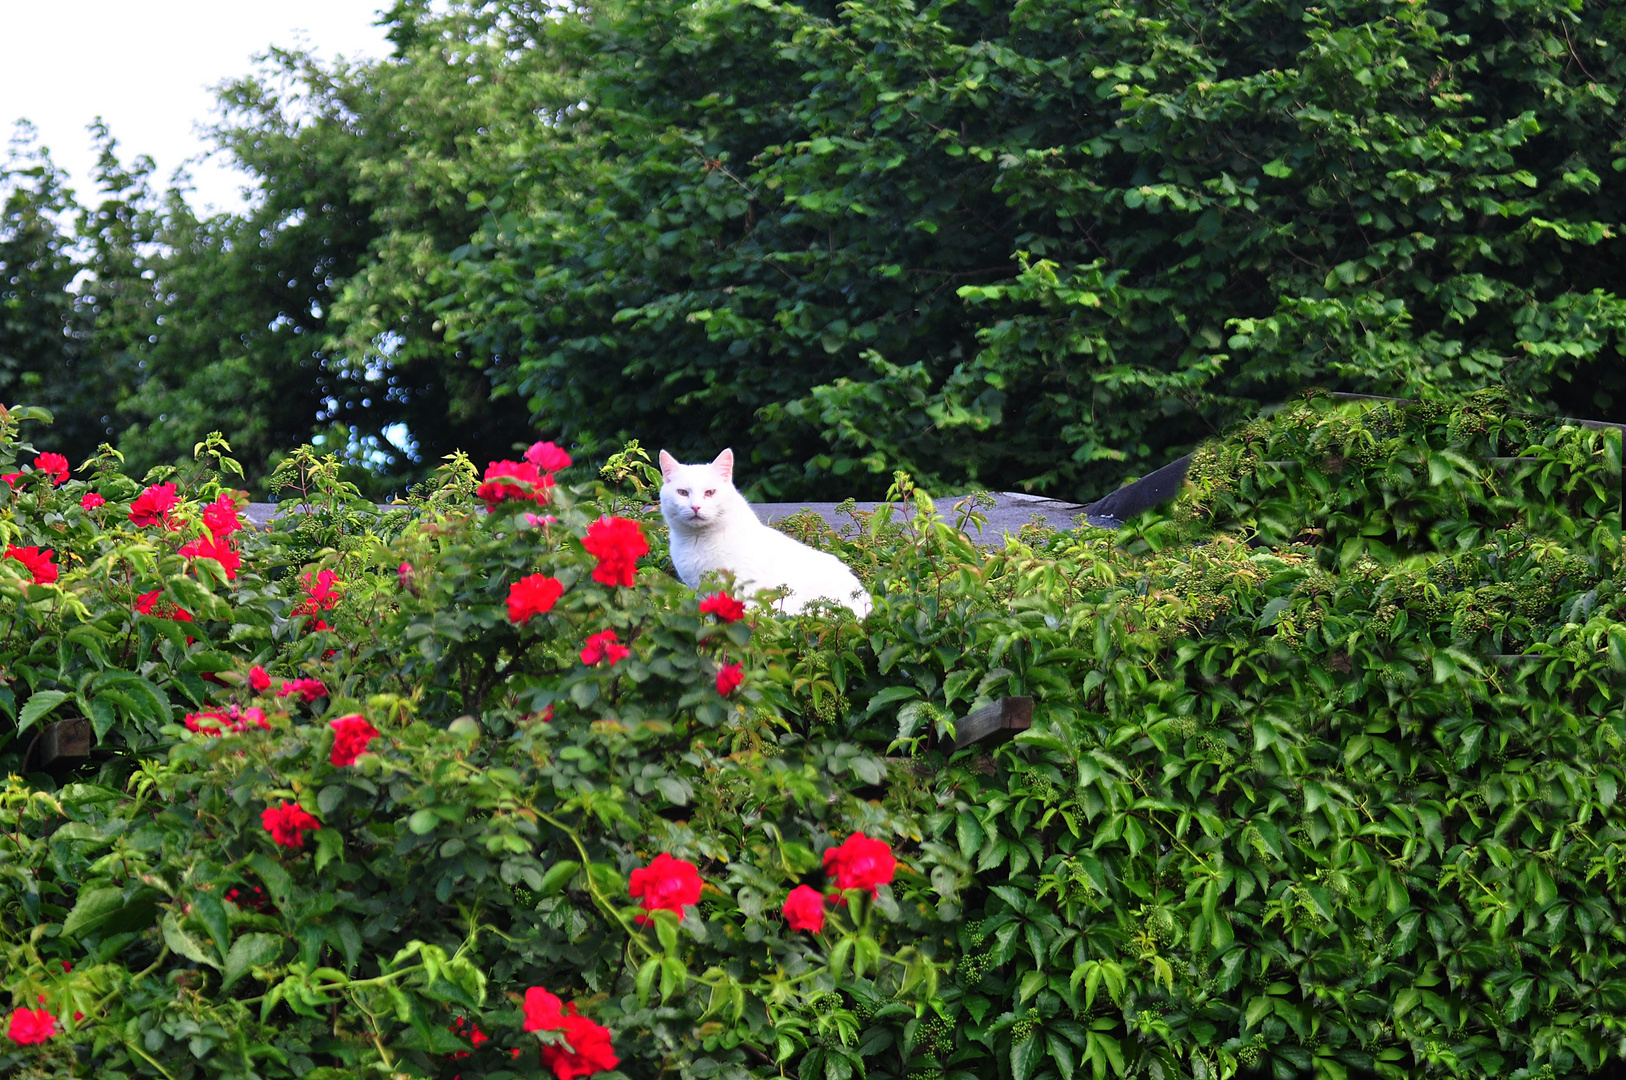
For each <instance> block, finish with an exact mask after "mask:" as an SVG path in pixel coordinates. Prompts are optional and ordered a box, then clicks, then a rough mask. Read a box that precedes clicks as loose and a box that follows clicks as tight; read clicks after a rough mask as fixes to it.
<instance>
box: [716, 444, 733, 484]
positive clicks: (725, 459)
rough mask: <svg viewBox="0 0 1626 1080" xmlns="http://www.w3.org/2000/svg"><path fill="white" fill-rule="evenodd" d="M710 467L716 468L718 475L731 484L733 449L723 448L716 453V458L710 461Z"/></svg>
mask: <svg viewBox="0 0 1626 1080" xmlns="http://www.w3.org/2000/svg"><path fill="white" fill-rule="evenodd" d="M711 467H712V468H714V469H716V470H717V475H718V476H721V477H722V478H723V479H724V480H727V481H728V482H729V483H731V484H732V483H733V482H734V451H733V449H732V448H730V449H727V450H724V451H723V452H722V453H721V454H718V455H717V458H716V460H714V461H713V462H712V463H711Z"/></svg>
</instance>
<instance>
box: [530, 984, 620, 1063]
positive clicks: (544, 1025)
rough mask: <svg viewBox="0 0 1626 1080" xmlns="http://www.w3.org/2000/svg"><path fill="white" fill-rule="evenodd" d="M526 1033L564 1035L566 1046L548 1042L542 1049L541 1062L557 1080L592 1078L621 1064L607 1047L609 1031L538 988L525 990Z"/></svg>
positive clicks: (611, 1047)
mask: <svg viewBox="0 0 1626 1080" xmlns="http://www.w3.org/2000/svg"><path fill="white" fill-rule="evenodd" d="M525 1030H526V1031H558V1032H561V1033H563V1035H564V1037H565V1043H566V1044H564V1045H562V1044H559V1043H548V1044H546V1045H544V1046H543V1047H542V1063H543V1064H544V1065H546V1066H547V1067H548V1068H550V1069H552V1070H553V1075H554V1076H556V1077H558V1080H576V1077H579V1076H592V1075H593V1074H594V1073H598V1072H607V1071H609V1070H610V1069H613V1068H615V1067H616V1066H617V1065H619V1064H621V1059H620V1058H618V1057H616V1056H615V1048H614V1047H613V1046H611V1045H610V1029H609V1028H607V1027H605V1026H604V1025H602V1024H598V1023H594V1022H593V1021H592V1020H589V1019H588V1018H587V1017H585V1016H578V1015H577V1013H576V1004H575V1002H571V1003H570V1004H569V1005H562V1003H561V1002H560V1001H559V998H558V997H557V996H555V995H553V994H550V993H548V992H547V991H546V990H544V989H542V988H541V987H540V986H533V987H531V988H530V989H529V990H526V991H525Z"/></svg>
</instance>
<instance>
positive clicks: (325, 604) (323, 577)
mask: <svg viewBox="0 0 1626 1080" xmlns="http://www.w3.org/2000/svg"><path fill="white" fill-rule="evenodd" d="M338 581H339V575H338V574H335V573H334V572H333V571H331V570H323V571H322V572H321V573H318V574H306V575H305V577H304V583H305V599H303V600H301V601H300V602H299V603H297V604H295V605H294V606H293V607H292V608H290V609H289V611H288V617H289V618H297V617H299V616H301V615H305V616H311V615H315V614H316V613H317V612H318V611H332V610H333V608H334V607H336V606H337V605H338V603H339V592H338V590H337V589H336V588H335V586H336V585H337V584H338ZM310 629H311V630H326V629H328V625H327V622H326V621H325V620H322V619H317V620H316V621H315V622H313V623H311V625H310Z"/></svg>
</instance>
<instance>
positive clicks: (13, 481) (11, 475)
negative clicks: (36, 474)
mask: <svg viewBox="0 0 1626 1080" xmlns="http://www.w3.org/2000/svg"><path fill="white" fill-rule="evenodd" d="M22 478H23V474H22V473H20V472H8V473H0V480H4V481H5V482H6V483H7V484H9V485H11V486H12V487H16V486H17V481H19V480H21V479H22Z"/></svg>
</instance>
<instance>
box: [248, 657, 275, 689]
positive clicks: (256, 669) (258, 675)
mask: <svg viewBox="0 0 1626 1080" xmlns="http://www.w3.org/2000/svg"><path fill="white" fill-rule="evenodd" d="M248 685H249V686H250V687H251V688H252V689H253V690H254V691H255V692H256V693H263V692H264V691H266V690H269V689H271V676H270V675H267V674H266V672H265V669H264V668H263V667H261V666H260V665H258V664H255V665H254V666H253V667H251V668H249V669H248Z"/></svg>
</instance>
